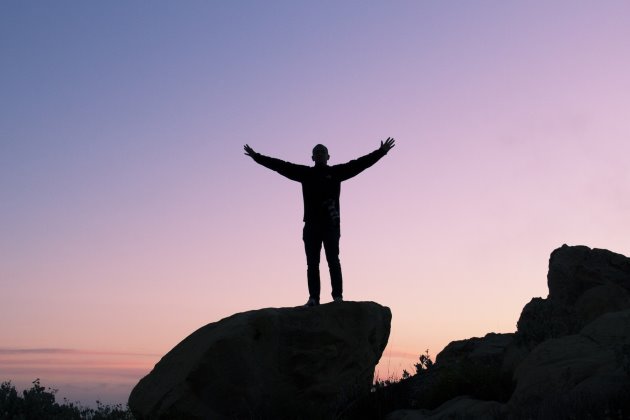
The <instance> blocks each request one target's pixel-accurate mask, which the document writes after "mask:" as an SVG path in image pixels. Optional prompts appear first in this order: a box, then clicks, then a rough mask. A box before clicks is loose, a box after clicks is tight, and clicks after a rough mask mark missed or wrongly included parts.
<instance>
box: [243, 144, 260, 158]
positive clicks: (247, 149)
mask: <svg viewBox="0 0 630 420" xmlns="http://www.w3.org/2000/svg"><path fill="white" fill-rule="evenodd" d="M243 149H245V154H246V155H247V156H249V157H251V158H253V157H254V156H256V155H257V154H258V153H256V151H255V150H254V149H252V148H251V147H249V144H246V145H245V146H243Z"/></svg>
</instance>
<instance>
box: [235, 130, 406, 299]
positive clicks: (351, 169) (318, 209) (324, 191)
mask: <svg viewBox="0 0 630 420" xmlns="http://www.w3.org/2000/svg"><path fill="white" fill-rule="evenodd" d="M394 145H395V144H394V139H393V138H392V137H388V138H387V140H385V142H382V141H381V146H380V147H379V148H378V149H376V150H375V151H373V152H372V153H369V154H367V155H365V156H362V157H360V158H358V159H355V160H352V161H350V162H347V163H343V164H340V165H333V166H328V159H330V156H329V155H328V149H327V148H326V146H324V145H323V144H318V145H317V146H315V147H314V148H313V156H312V159H313V162H315V165H314V166H306V165H297V164H295V163H290V162H285V161H283V160H280V159H276V158H272V157H269V156H264V155H261V154H260V153H257V152H255V151H254V149H252V148H251V147H250V146H249V145H247V144H246V145H245V146H244V149H245V154H246V155H247V156H249V157H251V158H252V159H254V161H255V162H256V163H258V164H260V165H262V166H265V167H267V168H269V169H271V170H274V171H276V172H278V173H279V174H280V175H283V176H285V177H287V178H289V179H290V180H293V181H297V182H299V183H301V184H302V198H303V199H304V230H303V234H302V239H303V240H304V251H305V252H306V265H307V270H306V274H307V279H308V292H309V299H308V302H306V305H305V306H316V305H319V293H320V281H319V260H320V255H321V249H322V244H323V245H324V252H325V253H326V260H327V261H328V269H329V271H330V282H331V284H332V297H333V300H334V301H335V302H341V301H343V284H342V276H341V263H340V262H339V237H340V223H339V222H340V217H339V193H340V191H341V188H340V187H341V182H343V181H345V180H347V179H349V178H352V177H353V176H355V175H358V174H359V173H361V172H362V171H364V170H365V169H367V168H369V167H370V166H372V165H374V164H375V163H376V162H377V161H378V160H379V159H380V158H382V157H383V156H385V155H386V154H387V152H389V151H390V150H391V149H392V148H393V147H394Z"/></svg>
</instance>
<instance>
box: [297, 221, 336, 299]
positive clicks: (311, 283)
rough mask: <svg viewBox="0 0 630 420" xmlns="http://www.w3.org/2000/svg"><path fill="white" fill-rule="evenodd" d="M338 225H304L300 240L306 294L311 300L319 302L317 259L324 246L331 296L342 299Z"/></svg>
mask: <svg viewBox="0 0 630 420" xmlns="http://www.w3.org/2000/svg"><path fill="white" fill-rule="evenodd" d="M340 236H341V235H340V229H339V224H330V225H329V224H324V225H320V224H313V223H305V224H304V231H303V234H302V239H303V240H304V251H305V252H306V265H307V269H306V277H307V279H308V293H309V295H310V297H311V298H313V299H315V300H316V301H317V302H319V292H320V281H319V259H320V254H321V249H322V243H323V244H324V251H325V253H326V261H328V270H329V271H330V283H331V285H332V296H333V298H336V297H343V296H342V295H343V286H342V278H341V263H340V262H339V237H340Z"/></svg>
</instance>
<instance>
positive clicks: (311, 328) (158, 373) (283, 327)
mask: <svg viewBox="0 0 630 420" xmlns="http://www.w3.org/2000/svg"><path fill="white" fill-rule="evenodd" d="M390 322H391V312H390V310H389V308H387V307H383V306H381V305H378V304H376V303H373V302H342V303H331V304H326V305H321V306H317V307H308V308H307V307H297V308H268V309H261V310H256V311H250V312H245V313H240V314H236V315H233V316H231V317H228V318H225V319H223V320H221V321H219V322H215V323H211V324H208V325H206V326H204V327H202V328H200V329H198V330H197V331H195V332H194V333H192V334H191V335H190V336H188V337H187V338H186V339H184V340H183V341H182V342H181V343H179V344H178V345H177V346H175V348H173V349H172V350H171V351H170V352H169V353H167V354H166V355H165V356H164V357H163V358H162V359H161V360H160V361H159V362H158V364H157V365H156V366H155V368H154V369H153V370H152V371H151V373H149V375H147V376H146V377H144V378H143V379H142V380H140V382H139V383H138V384H137V385H136V387H135V388H134V389H133V391H132V393H131V396H130V397H129V407H130V409H131V411H132V412H133V414H134V415H135V416H136V417H137V418H139V419H160V418H162V419H167V418H168V419H177V418H185V419H209V418H212V419H228V418H229V419H234V418H236V419H239V418H243V419H249V418H259V419H266V418H273V419H282V418H287V419H295V418H301V419H310V418H312V419H321V418H331V417H333V416H334V415H335V413H338V412H340V411H341V410H342V409H343V408H344V407H345V406H346V405H347V404H348V403H349V402H350V401H352V400H354V399H356V398H357V397H360V396H361V395H365V394H367V393H369V391H370V387H371V385H372V380H373V375H374V367H375V366H376V364H377V362H378V361H379V359H380V357H381V355H382V353H383V350H384V348H385V346H386V344H387V340H388V337H389V332H390Z"/></svg>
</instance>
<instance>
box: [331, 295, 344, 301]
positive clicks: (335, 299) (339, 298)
mask: <svg viewBox="0 0 630 420" xmlns="http://www.w3.org/2000/svg"><path fill="white" fill-rule="evenodd" d="M333 302H343V298H342V297H341V296H337V297H334V298H333Z"/></svg>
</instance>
